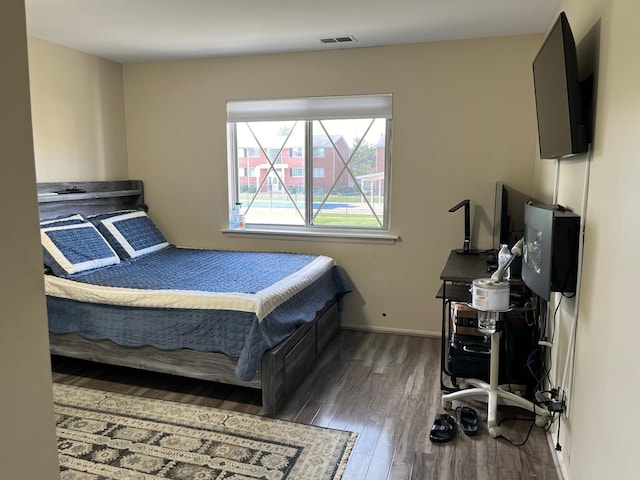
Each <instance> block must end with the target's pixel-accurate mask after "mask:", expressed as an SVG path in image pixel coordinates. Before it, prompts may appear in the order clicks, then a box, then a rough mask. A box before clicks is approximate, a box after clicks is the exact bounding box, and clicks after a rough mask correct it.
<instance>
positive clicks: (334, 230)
mask: <svg viewBox="0 0 640 480" xmlns="http://www.w3.org/2000/svg"><path fill="white" fill-rule="evenodd" d="M363 96H366V95H363ZM389 97H391V95H389ZM313 98H322V97H313ZM357 118H360V119H361V118H367V119H371V120H372V121H373V120H376V119H382V120H384V122H385V127H384V130H385V149H384V180H383V188H384V192H385V193H384V202H383V206H382V219H378V222H379V226H357V225H340V226H336V225H324V224H316V223H315V222H314V221H313V219H314V217H315V212H314V210H313V203H314V198H313V197H314V195H313V193H311V194H308V193H306V192H313V190H314V189H313V179H314V178H316V177H315V175H314V171H315V170H316V168H317V167H314V166H313V165H314V164H313V160H314V158H315V157H314V153H315V151H316V150H318V149H320V148H321V149H323V150H324V149H325V147H314V146H313V145H311V144H310V143H311V142H312V139H313V127H312V125H313V122H314V121H322V120H332V119H334V118H332V117H331V116H330V115H329V116H327V117H324V118H309V119H305V120H302V122H304V132H305V148H304V162H305V163H304V171H305V176H304V178H305V213H304V215H303V217H304V219H303V220H304V225H292V224H272V223H260V224H255V223H254V224H247V227H246V228H245V230H243V232H251V231H253V232H266V231H269V232H273V233H276V234H277V233H285V234H286V233H287V232H292V233H295V234H300V233H305V232H308V233H311V232H318V233H319V232H323V234H329V235H333V234H335V235H338V236H340V234H347V233H348V234H355V236H356V237H357V236H358V235H359V234H360V235H364V236H367V235H370V236H371V238H374V237H379V238H384V239H386V240H388V239H389V238H397V237H394V236H389V235H385V234H387V233H388V232H389V230H390V203H391V140H392V137H391V131H392V117H391V115H390V114H389V115H388V116H386V117H385V116H378V115H372V116H370V117H357V116H354V118H350V117H349V115H343V116H342V117H338V118H335V119H336V120H350V119H354V120H355V119H357ZM279 120H282V121H292V120H291V119H290V120H286V119H279ZM259 121H267V120H261V119H259V120H251V119H245V120H242V121H233V122H230V121H229V120H228V121H227V139H228V143H227V150H228V171H227V175H228V178H229V205H230V206H232V205H235V203H236V202H237V201H239V200H238V199H239V198H240V194H239V178H238V173H239V168H240V167H239V165H238V158H237V157H235V156H234V155H233V153H234V152H236V153H237V151H238V148H237V145H236V143H237V137H236V126H237V124H238V123H244V122H246V123H251V122H259ZM271 121H273V120H271ZM283 151H284V149H283ZM247 154H248V152H247ZM350 158H351V157H350ZM350 158H349V159H344V160H343V161H344V162H346V163H345V168H346V169H347V170H348V174H349V175H351V176H352V177H354V175H355V174H354V173H353V172H352V171H351V169H350V167H349V161H350ZM280 161H281V162H282V156H280ZM275 165H277V164H276V163H274V164H273V166H274V167H275ZM347 170H345V171H347ZM354 179H355V177H354ZM283 188H284V186H283ZM362 193H364V192H362ZM324 201H326V198H324V199H323V202H324ZM367 203H368V206H369V208H370V209H372V208H373V207H372V206H371V204H369V202H367ZM372 212H373V210H372ZM376 218H378V215H376ZM380 223H381V225H380Z"/></svg>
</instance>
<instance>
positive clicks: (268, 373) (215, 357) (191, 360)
mask: <svg viewBox="0 0 640 480" xmlns="http://www.w3.org/2000/svg"><path fill="white" fill-rule="evenodd" d="M56 192H58V193H56ZM59 192H64V193H59ZM38 203H39V208H40V218H41V219H47V218H54V217H58V216H62V215H66V214H72V213H82V214H84V215H93V214H97V213H103V212H108V211H112V210H121V209H129V208H133V209H136V208H143V209H145V210H146V209H147V207H146V205H145V203H144V189H143V184H142V181H140V180H125V181H112V182H75V183H39V184H38ZM339 317H340V315H339V309H338V303H337V301H336V300H335V299H334V300H332V301H329V302H327V304H326V305H325V307H324V308H323V309H322V310H321V311H320V312H318V314H317V315H316V318H315V319H314V320H313V321H312V322H309V323H306V324H304V325H302V326H301V327H300V328H298V330H296V331H295V332H294V334H293V335H291V336H290V337H289V338H288V339H286V340H284V341H283V342H282V343H280V344H279V345H277V346H276V347H274V348H272V349H271V350H269V351H267V352H266V353H265V354H264V355H263V357H262V362H261V365H260V367H259V368H258V372H257V374H256V376H255V378H254V379H253V380H251V381H243V380H240V379H239V378H237V377H236V376H235V374H234V368H235V364H236V361H237V358H233V357H228V356H227V355H224V354H222V353H208V352H197V351H195V350H188V349H179V350H160V349H157V348H154V347H123V346H120V345H117V344H115V343H114V342H112V341H110V340H97V341H96V340H87V339H85V338H83V337H81V336H80V335H77V334H74V333H71V334H54V333H50V334H49V342H50V346H51V353H52V354H55V355H61V356H65V357H73V358H80V359H84V360H91V361H94V362H100V363H106V364H110V365H120V366H125V367H132V368H138V369H142V370H149V371H154V372H161V373H168V374H173V375H180V376H184V377H190V378H197V379H201V380H208V381H214V382H220V383H225V384H231V385H239V386H245V387H250V388H255V389H260V390H261V391H262V409H263V411H264V413H266V414H273V413H276V412H277V411H278V410H279V409H280V408H281V407H282V406H283V404H284V403H285V402H286V400H287V399H288V398H289V397H290V396H291V394H292V393H293V392H294V391H295V390H296V388H297V387H298V385H299V384H300V382H301V381H302V379H303V378H304V377H305V375H306V374H307V372H308V371H309V370H310V369H311V367H312V366H313V365H314V363H315V361H316V359H317V358H318V356H319V355H320V354H321V353H322V351H323V350H324V349H325V347H326V346H327V345H328V344H329V342H330V341H331V340H332V339H333V338H334V337H335V336H336V335H337V333H338V331H339V329H340V318H339Z"/></svg>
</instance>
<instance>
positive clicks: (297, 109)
mask: <svg viewBox="0 0 640 480" xmlns="http://www.w3.org/2000/svg"><path fill="white" fill-rule="evenodd" d="M391 101H392V98H391V95H388V94H383V95H357V96H343V97H312V98H301V99H282V100H255V101H254V100H246V101H243V100H240V101H229V102H228V103H227V122H228V127H229V128H228V132H229V142H230V144H229V145H230V148H228V151H229V152H230V158H229V185H230V189H229V191H230V196H229V197H230V198H229V201H230V204H235V202H242V211H243V212H244V213H245V214H246V223H247V226H248V228H251V227H256V228H257V227H265V228H276V229H277V228H287V227H295V228H304V229H333V230H342V229H354V228H355V229H368V230H382V231H385V230H387V229H388V224H389V219H388V210H389V196H388V191H389V188H388V186H389V172H390V148H389V145H390V137H391ZM256 145H257V147H256ZM253 149H257V150H258V152H259V155H253V153H254V151H253ZM234 152H235V156H233V154H234ZM241 152H244V153H245V154H246V156H242V155H240V153H241ZM258 152H256V153H258ZM247 173H250V175H247Z"/></svg>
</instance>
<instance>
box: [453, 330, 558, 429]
mask: <svg viewBox="0 0 640 480" xmlns="http://www.w3.org/2000/svg"><path fill="white" fill-rule="evenodd" d="M499 366H500V332H497V331H496V332H495V333H494V334H492V335H491V356H490V366H489V383H487V382H484V381H482V380H478V379H477V378H469V379H466V380H464V381H463V383H462V385H463V386H464V387H465V388H463V389H462V390H458V391H457V392H452V393H447V394H444V395H442V408H444V409H445V410H451V409H452V407H453V403H454V402H456V405H457V404H459V402H460V401H461V400H465V399H468V400H480V401H483V402H487V429H488V430H489V435H491V437H492V438H496V437H499V436H501V435H502V433H501V432H500V426H499V425H498V422H497V420H496V416H497V411H498V405H509V406H512V407H520V408H524V409H526V410H528V411H530V412H532V413H534V414H535V416H536V419H535V422H536V425H537V426H538V427H544V426H545V425H546V424H547V421H548V419H549V411H548V410H547V409H546V408H544V407H540V406H538V405H535V404H534V403H533V402H531V401H529V400H527V399H526V398H522V397H520V396H518V395H516V394H515V393H512V392H508V391H506V390H504V389H503V388H501V387H500V386H499V385H498V375H499ZM467 385H470V386H471V388H466V386H467Z"/></svg>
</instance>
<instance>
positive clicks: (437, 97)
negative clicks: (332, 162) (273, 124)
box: [124, 36, 541, 334]
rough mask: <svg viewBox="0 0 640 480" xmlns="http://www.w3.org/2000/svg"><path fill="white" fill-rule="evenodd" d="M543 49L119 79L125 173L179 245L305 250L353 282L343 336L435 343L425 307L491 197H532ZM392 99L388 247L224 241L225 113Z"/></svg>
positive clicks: (414, 49)
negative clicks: (321, 99)
mask: <svg viewBox="0 0 640 480" xmlns="http://www.w3.org/2000/svg"><path fill="white" fill-rule="evenodd" d="M540 39H541V36H520V37H510V38H500V39H484V40H473V41H460V42H445V43H432V44H415V45H404V46H396V47H384V48H363V49H352V50H339V51H333V52H320V53H318V52H315V53H299V54H283V55H265V56H246V57H233V58H218V59H208V60H199V61H182V62H165V63H153V64H128V65H125V66H124V85H125V96H126V104H125V109H126V123H127V142H128V154H129V173H130V175H131V177H132V178H142V179H143V180H144V181H145V184H146V194H147V196H146V199H147V201H148V203H149V205H150V206H151V211H150V213H151V215H152V217H153V218H154V219H156V221H157V222H158V223H159V224H160V227H161V228H162V230H163V231H164V232H166V234H167V236H168V237H169V239H170V240H171V241H173V242H176V243H178V244H181V245H192V246H202V247H221V248H237V249H249V250H290V251H311V252H317V253H322V254H327V255H330V256H333V257H334V258H335V259H336V260H337V262H338V263H339V264H340V265H342V266H343V267H344V268H345V270H346V272H347V274H348V275H349V276H350V278H351V280H352V282H353V285H354V287H355V290H356V291H355V293H354V294H352V295H349V296H347V298H346V302H345V303H346V305H345V310H344V315H343V323H344V324H345V325H348V326H354V327H359V328H369V329H376V330H382V331H397V332H409V333H422V334H424V333H429V334H439V332H440V311H441V310H440V309H441V306H440V303H439V302H438V301H437V300H436V298H435V294H436V292H437V290H438V287H439V279H438V278H439V275H440V271H441V270H442V267H443V264H444V262H445V260H446V258H447V256H448V253H449V251H450V250H451V249H453V248H461V247H462V241H463V237H464V235H463V233H464V232H463V213H462V211H459V212H456V213H455V214H451V213H448V209H449V208H450V207H451V206H453V205H455V204H456V203H458V202H459V201H461V200H463V199H465V198H469V199H471V200H472V205H473V207H474V208H473V213H472V215H473V217H472V218H473V220H472V224H473V225H472V228H473V231H472V237H473V239H474V244H475V245H474V246H478V247H480V248H491V246H492V239H491V238H490V236H489V235H490V233H489V232H490V230H491V228H492V221H493V220H492V219H493V201H494V186H495V182H496V181H497V180H502V181H504V182H506V183H507V184H509V185H511V186H512V187H514V188H516V189H518V190H520V191H523V192H530V191H531V188H532V176H533V160H534V158H535V148H536V147H535V145H536V134H535V113H534V100H533V90H532V88H533V87H532V75H531V61H532V59H533V55H534V53H535V50H536V48H537V47H538V45H539V43H540ZM370 92H376V93H380V92H390V93H392V94H393V101H394V104H393V115H394V118H393V136H392V176H391V178H392V186H391V190H392V200H391V212H390V221H391V230H392V233H394V234H397V235H400V237H401V241H400V242H398V243H397V244H396V245H380V244H354V243H346V242H339V241H322V242H318V241H314V242H311V241H309V242H304V241H295V240H259V239H256V238H249V239H245V238H227V237H224V236H223V235H222V234H221V233H220V230H221V229H222V228H225V227H226V225H227V219H228V216H227V215H228V214H227V209H228V204H227V195H228V193H227V174H226V164H227V159H226V138H225V132H226V129H225V115H226V112H225V101H226V100H227V99H239V98H277V97H291V96H293V97H295V96H317V95H340V94H353V93H370Z"/></svg>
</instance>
